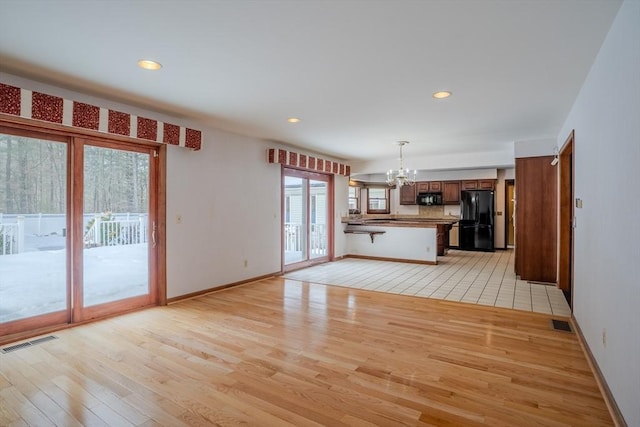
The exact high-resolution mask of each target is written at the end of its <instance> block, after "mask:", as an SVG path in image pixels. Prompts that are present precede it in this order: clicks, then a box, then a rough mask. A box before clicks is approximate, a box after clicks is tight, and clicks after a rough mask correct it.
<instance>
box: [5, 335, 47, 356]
mask: <svg viewBox="0 0 640 427" xmlns="http://www.w3.org/2000/svg"><path fill="white" fill-rule="evenodd" d="M56 339H58V337H55V336H53V335H49V336H47V337H42V338H36V339H35V340H31V341H27V342H23V343H20V344H16V345H11V346H9V347H5V348H3V349H0V353H11V352H12V351H16V350H20V349H22V348H26V347H31V346H34V345H38V344H42V343H43V342H47V341H51V340H56Z"/></svg>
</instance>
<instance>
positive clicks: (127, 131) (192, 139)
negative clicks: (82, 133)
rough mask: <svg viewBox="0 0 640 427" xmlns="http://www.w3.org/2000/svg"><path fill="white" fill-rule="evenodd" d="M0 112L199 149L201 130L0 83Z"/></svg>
mask: <svg viewBox="0 0 640 427" xmlns="http://www.w3.org/2000/svg"><path fill="white" fill-rule="evenodd" d="M0 113H5V114H10V115H13V116H18V117H23V118H26V119H33V120H42V121H45V122H49V123H57V124H61V125H64V126H70V127H75V128H81V129H90V130H95V131H98V132H104V133H108V134H112V135H121V136H128V137H131V138H138V139H143V140H146V141H155V142H158V143H160V144H171V145H178V146H181V147H186V148H189V149H192V150H199V149H200V147H201V145H202V132H201V131H199V130H194V129H189V128H186V127H183V126H178V125H174V124H171V123H165V122H161V121H158V120H154V119H148V118H145V117H140V116H136V115H134V114H129V113H124V112H121V111H117V110H111V109H108V108H102V107H99V106H96V105H91V104H85V103H83V102H78V101H72V100H68V99H63V98H61V97H59V96H53V95H48V94H45V93H40V92H36V91H31V90H27V89H22V88H19V87H16V86H11V85H7V84H3V83H0Z"/></svg>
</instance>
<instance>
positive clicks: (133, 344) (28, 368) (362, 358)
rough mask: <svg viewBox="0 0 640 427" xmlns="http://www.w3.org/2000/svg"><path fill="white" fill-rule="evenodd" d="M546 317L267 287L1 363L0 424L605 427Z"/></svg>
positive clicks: (126, 321) (585, 370)
mask: <svg viewBox="0 0 640 427" xmlns="http://www.w3.org/2000/svg"><path fill="white" fill-rule="evenodd" d="M550 318H551V317H550V316H548V315H544V314H537V313H527V312H522V311H514V310H507V309H501V308H494V307H487V306H477V305H470V304H462V303H457V302H450V301H444V300H432V299H425V298H418V297H413V296H404V295H392V294H384V293H379V292H371V291H363V290H357V289H348V288H343V287H336V286H325V285H318V284H309V283H306V282H299V281H295V280H288V279H283V278H272V279H267V280H263V281H260V282H255V283H251V284H247V285H244V286H239V287H236V288H231V289H227V290H224V291H220V292H216V293H212V294H209V295H206V296H203V297H199V298H196V299H192V300H188V301H183V302H180V303H177V304H174V305H171V306H168V307H158V308H153V309H148V310H145V311H140V312H136V313H131V314H127V315H123V316H120V317H116V318H112V319H107V320H103V321H99V322H96V323H93V324H88V325H83V326H78V327H75V328H72V329H68V330H64V331H61V332H59V333H56V334H55V335H56V336H57V337H58V338H59V339H57V340H53V341H49V342H45V343H42V344H39V345H36V346H32V347H28V348H24V349H21V350H17V351H14V352H10V353H6V354H0V425H2V426H21V425H34V426H47V425H60V426H79V425H86V426H94V425H108V426H123V427H124V426H129V425H142V426H150V425H165V426H184V425H189V426H193V425H203V426H204V425H237V424H245V425H256V426H283V425H294V426H317V425H326V426H345V425H352V426H372V425H379V426H387V425H388V426H398V425H409V426H425V425H435V426H448V425H456V426H479V425H489V426H528V425H536V426H568V425H576V426H605V425H611V424H612V420H611V418H610V416H609V413H608V412H607V408H606V406H605V402H604V400H603V398H602V396H601V394H600V392H599V390H598V387H597V385H596V381H595V379H594V377H593V375H592V373H591V371H590V370H589V367H588V364H587V361H586V359H585V356H584V354H583V353H582V350H581V348H580V345H579V343H578V341H577V338H576V336H575V335H574V334H571V333H567V332H558V331H554V330H552V329H551V328H550V326H549V320H550Z"/></svg>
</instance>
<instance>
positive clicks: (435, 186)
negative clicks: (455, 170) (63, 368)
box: [429, 181, 442, 193]
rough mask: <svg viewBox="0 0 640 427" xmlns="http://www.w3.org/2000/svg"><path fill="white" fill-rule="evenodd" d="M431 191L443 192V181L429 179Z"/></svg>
mask: <svg viewBox="0 0 640 427" xmlns="http://www.w3.org/2000/svg"><path fill="white" fill-rule="evenodd" d="M429 192H430V193H441V192H442V182H441V181H429Z"/></svg>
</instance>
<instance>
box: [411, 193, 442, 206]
mask: <svg viewBox="0 0 640 427" xmlns="http://www.w3.org/2000/svg"><path fill="white" fill-rule="evenodd" d="M416 204H418V205H424V206H436V205H441V204H442V193H418V197H417V198H416Z"/></svg>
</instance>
